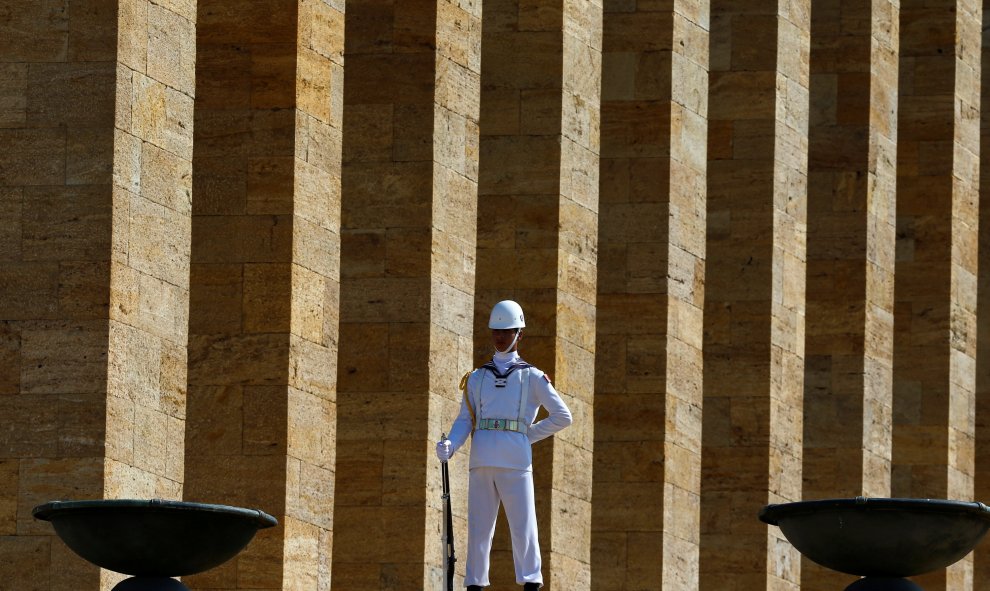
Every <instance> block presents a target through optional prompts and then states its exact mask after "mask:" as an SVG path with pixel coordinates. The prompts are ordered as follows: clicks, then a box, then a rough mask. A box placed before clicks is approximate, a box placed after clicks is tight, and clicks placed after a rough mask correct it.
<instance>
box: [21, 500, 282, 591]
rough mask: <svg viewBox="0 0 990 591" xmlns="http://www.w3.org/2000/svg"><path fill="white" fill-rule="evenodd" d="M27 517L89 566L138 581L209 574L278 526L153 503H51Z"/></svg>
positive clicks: (206, 508)
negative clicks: (43, 524)
mask: <svg viewBox="0 0 990 591" xmlns="http://www.w3.org/2000/svg"><path fill="white" fill-rule="evenodd" d="M32 513H33V515H34V516H35V517H36V518H38V519H43V520H45V521H50V522H51V523H52V525H53V526H54V527H55V532H56V533H57V534H58V536H59V537H60V538H62V541H64V542H65V544H66V545H67V546H68V547H69V548H71V549H72V550H73V551H74V552H75V553H76V554H78V555H79V556H81V557H83V558H85V559H86V560H88V561H89V562H92V563H93V564H95V565H97V566H100V567H102V568H105V569H109V570H112V571H116V572H119V573H124V574H128V575H136V576H141V577H180V576H183V575H191V574H194V573H198V572H202V571H204V570H208V569H211V568H213V567H215V566H218V565H220V564H223V563H224V562H226V561H227V560H229V559H230V558H232V557H233V556H234V555H236V554H237V553H238V552H240V551H241V550H242V549H244V547H245V546H247V544H248V542H250V541H251V539H252V538H253V537H254V534H255V532H256V531H257V530H259V529H263V528H267V527H272V526H274V525H276V524H277V523H278V521H276V519H275V518H274V517H272V516H271V515H268V514H267V513H265V512H263V511H258V510H256V509H243V508H241V507H229V506H227V505H208V504H204V503H186V502H182V501H163V500H158V499H153V500H135V499H119V500H96V501H53V502H51V503H45V504H44V505H39V506H37V507H35V508H34V511H32Z"/></svg>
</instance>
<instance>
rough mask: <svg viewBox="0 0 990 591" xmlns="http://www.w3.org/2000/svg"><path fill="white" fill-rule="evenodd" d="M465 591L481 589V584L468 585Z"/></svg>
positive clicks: (479, 590)
mask: <svg viewBox="0 0 990 591" xmlns="http://www.w3.org/2000/svg"><path fill="white" fill-rule="evenodd" d="M467 591H481V585H468V586H467Z"/></svg>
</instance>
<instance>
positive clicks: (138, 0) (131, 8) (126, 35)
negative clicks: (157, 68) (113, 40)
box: [117, 0, 150, 73]
mask: <svg viewBox="0 0 990 591" xmlns="http://www.w3.org/2000/svg"><path fill="white" fill-rule="evenodd" d="M149 4H150V3H149V2H148V0H120V1H119V3H118V9H117V10H118V16H117V19H118V22H117V46H118V48H119V49H118V58H117V59H119V60H120V62H121V64H123V65H125V66H127V67H128V68H130V69H131V70H133V71H135V72H141V73H147V66H148V41H149V39H148V10H149V9H148V6H149Z"/></svg>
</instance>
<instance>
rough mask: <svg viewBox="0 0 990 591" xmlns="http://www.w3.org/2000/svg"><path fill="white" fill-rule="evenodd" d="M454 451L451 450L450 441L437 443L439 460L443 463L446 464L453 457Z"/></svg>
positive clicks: (444, 440) (445, 440)
mask: <svg viewBox="0 0 990 591" xmlns="http://www.w3.org/2000/svg"><path fill="white" fill-rule="evenodd" d="M453 453H454V452H453V450H452V449H451V443H450V440H449V439H443V440H441V441H438V442H437V458H438V459H439V460H440V461H441V462H446V461H447V460H449V459H450V456H451V455H453Z"/></svg>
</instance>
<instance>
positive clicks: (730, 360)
mask: <svg viewBox="0 0 990 591" xmlns="http://www.w3.org/2000/svg"><path fill="white" fill-rule="evenodd" d="M809 12H810V1H798V2H793V1H791V2H780V3H764V4H761V5H760V6H759V7H757V6H756V5H754V4H751V3H745V2H733V1H728V0H726V1H722V0H717V1H714V2H712V22H711V39H712V42H711V72H710V89H711V94H710V96H709V111H708V113H709V122H708V123H709V147H708V148H709V153H708V223H707V227H708V241H707V253H708V257H707V260H706V271H705V277H706V284H705V294H706V298H705V312H704V323H705V334H706V339H705V343H704V345H705V349H704V351H705V355H704V431H703V443H704V447H703V451H702V479H701V504H702V508H701V514H702V516H703V517H702V524H701V565H700V571H701V574H700V588H701V589H703V590H705V591H708V590H715V589H725V588H739V589H797V587H798V585H799V581H800V572H799V571H800V569H799V565H800V557H799V555H798V553H797V551H796V550H794V549H793V548H792V547H791V546H790V545H789V544H788V543H787V542H786V541H785V540H784V539H783V536H782V535H781V534H780V532H779V530H778V528H768V527H767V526H766V525H764V524H762V523H760V522H759V521H757V520H756V519H755V517H754V514H753V511H754V510H755V509H756V508H759V507H760V506H762V505H764V504H766V503H777V502H785V501H795V500H798V499H799V498H800V497H801V459H802V456H801V441H802V398H803V395H802V394H803V377H804V375H803V374H804V327H805V326H804V315H805V309H804V306H805V260H806V256H805V236H806V222H805V219H806V217H805V216H806V191H807V179H806V176H805V174H806V170H807V166H806V162H807V153H808V139H807V129H808V101H809V95H808V85H809V72H808V53H809V29H810V14H809Z"/></svg>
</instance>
